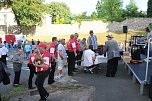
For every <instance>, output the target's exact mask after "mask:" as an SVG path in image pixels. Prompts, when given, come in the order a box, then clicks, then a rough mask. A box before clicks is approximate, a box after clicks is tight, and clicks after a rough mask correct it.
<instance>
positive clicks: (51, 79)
mask: <svg viewBox="0 0 152 101" xmlns="http://www.w3.org/2000/svg"><path fill="white" fill-rule="evenodd" d="M57 42H58V40H57V37H52V43H50V48H49V52H50V55H51V73H50V74H49V78H48V84H49V85H51V84H52V83H54V82H55V81H54V72H55V67H56V59H57V49H56V45H57Z"/></svg>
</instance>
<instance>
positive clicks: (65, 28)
mask: <svg viewBox="0 0 152 101" xmlns="http://www.w3.org/2000/svg"><path fill="white" fill-rule="evenodd" d="M149 23H152V18H133V19H127V20H125V21H123V22H112V23H104V22H102V21H82V22H81V23H73V24H50V25H43V26H37V27H36V28H33V29H30V30H28V31H25V32H24V33H26V34H33V33H34V34H35V35H37V36H41V35H44V36H57V35H62V34H64V35H69V34H72V33H75V32H77V33H82V34H88V33H89V31H90V30H93V31H94V33H103V32H106V31H112V32H122V27H123V26H128V29H129V30H143V29H145V27H147V26H148V25H149ZM35 29H36V30H35ZM8 30H9V33H13V32H14V33H19V32H20V28H19V27H18V26H9V28H8ZM3 31H4V32H6V26H0V34H1V33H2V32H3Z"/></svg>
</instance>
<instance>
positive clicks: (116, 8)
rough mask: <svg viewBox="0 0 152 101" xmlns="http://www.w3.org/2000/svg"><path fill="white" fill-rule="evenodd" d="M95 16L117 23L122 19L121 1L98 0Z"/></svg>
mask: <svg viewBox="0 0 152 101" xmlns="http://www.w3.org/2000/svg"><path fill="white" fill-rule="evenodd" d="M96 10H97V15H98V17H99V18H104V19H106V20H108V21H117V20H120V19H122V17H121V15H122V12H123V9H122V1H121V0H100V1H98V2H97V5H96Z"/></svg>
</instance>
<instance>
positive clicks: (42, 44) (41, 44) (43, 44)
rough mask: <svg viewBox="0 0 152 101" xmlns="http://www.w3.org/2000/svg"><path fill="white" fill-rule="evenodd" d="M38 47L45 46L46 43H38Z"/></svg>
mask: <svg viewBox="0 0 152 101" xmlns="http://www.w3.org/2000/svg"><path fill="white" fill-rule="evenodd" d="M39 47H43V48H47V45H46V44H45V43H40V44H39V45H38V46H37V48H39Z"/></svg>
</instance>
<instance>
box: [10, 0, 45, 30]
mask: <svg viewBox="0 0 152 101" xmlns="http://www.w3.org/2000/svg"><path fill="white" fill-rule="evenodd" d="M11 7H12V10H13V12H14V15H15V20H16V21H17V24H18V25H19V26H27V27H31V26H35V25H41V24H42V19H43V15H44V14H45V11H47V8H46V6H45V5H44V4H43V2H42V0H13V3H12V6H11Z"/></svg>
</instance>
